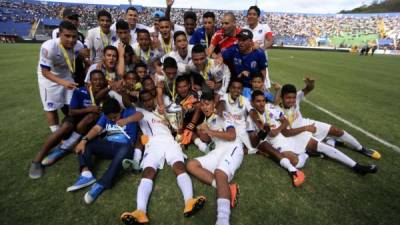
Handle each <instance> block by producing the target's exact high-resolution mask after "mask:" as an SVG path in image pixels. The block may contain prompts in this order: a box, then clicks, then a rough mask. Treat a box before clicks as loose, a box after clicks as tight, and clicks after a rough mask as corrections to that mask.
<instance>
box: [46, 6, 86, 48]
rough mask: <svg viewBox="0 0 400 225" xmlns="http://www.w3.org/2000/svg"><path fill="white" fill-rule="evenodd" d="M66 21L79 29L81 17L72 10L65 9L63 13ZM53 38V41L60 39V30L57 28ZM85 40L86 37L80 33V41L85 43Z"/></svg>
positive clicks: (52, 35)
mask: <svg viewBox="0 0 400 225" xmlns="http://www.w3.org/2000/svg"><path fill="white" fill-rule="evenodd" d="M62 14H63V18H62V20H64V21H69V22H71V23H73V24H74V25H75V26H76V28H77V29H78V27H79V17H81V16H80V15H79V14H78V13H76V12H74V11H73V10H72V9H71V8H65V9H64V10H63V12H62ZM51 37H52V38H53V39H57V38H59V37H60V28H56V29H54V30H53V31H52V32H51ZM84 40H85V36H83V34H82V33H81V32H79V31H78V41H80V42H81V43H83V42H84Z"/></svg>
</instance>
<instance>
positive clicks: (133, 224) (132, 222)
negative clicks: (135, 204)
mask: <svg viewBox="0 0 400 225" xmlns="http://www.w3.org/2000/svg"><path fill="white" fill-rule="evenodd" d="M121 220H122V222H123V223H124V224H126V225H140V224H148V223H149V218H147V215H146V213H145V212H143V211H141V210H138V209H137V210H135V211H133V212H124V213H122V215H121Z"/></svg>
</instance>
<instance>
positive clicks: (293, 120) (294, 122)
mask: <svg viewBox="0 0 400 225" xmlns="http://www.w3.org/2000/svg"><path fill="white" fill-rule="evenodd" d="M303 99H304V92H303V91H302V90H300V91H298V92H297V96H296V105H295V106H293V107H291V108H290V109H285V108H284V107H281V109H282V111H283V113H284V114H285V116H286V118H287V119H288V120H289V126H290V127H291V128H298V127H302V126H304V125H305V124H304V123H303V116H302V115H301V112H300V102H301V101H302V100H303Z"/></svg>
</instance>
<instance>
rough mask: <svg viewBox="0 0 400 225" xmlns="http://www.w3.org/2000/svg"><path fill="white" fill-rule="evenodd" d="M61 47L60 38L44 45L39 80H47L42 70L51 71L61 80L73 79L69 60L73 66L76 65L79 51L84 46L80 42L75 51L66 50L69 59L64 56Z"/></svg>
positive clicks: (40, 60)
mask: <svg viewBox="0 0 400 225" xmlns="http://www.w3.org/2000/svg"><path fill="white" fill-rule="evenodd" d="M60 46H61V43H60V38H56V39H50V40H48V41H45V42H44V43H43V44H42V46H41V48H40V56H39V63H38V68H37V73H38V78H39V79H47V78H45V77H44V76H43V75H42V68H46V69H49V70H50V72H51V73H53V74H54V75H56V76H58V77H60V78H68V77H72V73H71V71H70V68H69V66H68V63H67V60H68V58H69V60H70V62H71V66H72V65H73V64H75V59H76V57H78V54H79V50H81V49H82V48H83V45H82V43H81V42H79V41H78V42H76V44H75V46H74V48H73V49H66V52H67V58H66V57H65V56H64V54H63V51H62V50H61V47H60Z"/></svg>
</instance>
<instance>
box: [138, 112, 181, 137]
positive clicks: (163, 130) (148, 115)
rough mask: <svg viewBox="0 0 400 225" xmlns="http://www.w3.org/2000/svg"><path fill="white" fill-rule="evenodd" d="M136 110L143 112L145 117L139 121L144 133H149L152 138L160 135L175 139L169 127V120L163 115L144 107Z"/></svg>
mask: <svg viewBox="0 0 400 225" xmlns="http://www.w3.org/2000/svg"><path fill="white" fill-rule="evenodd" d="M136 111H138V112H141V113H142V114H143V119H141V120H140V121H139V125H140V129H141V130H142V132H143V134H145V135H147V136H148V137H149V138H150V139H151V138H152V137H158V136H163V137H169V138H172V140H173V139H174V137H173V136H172V134H171V131H170V129H169V127H168V122H167V120H166V119H165V118H164V117H163V116H161V115H158V114H156V113H154V112H149V111H147V110H145V109H142V108H136Z"/></svg>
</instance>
